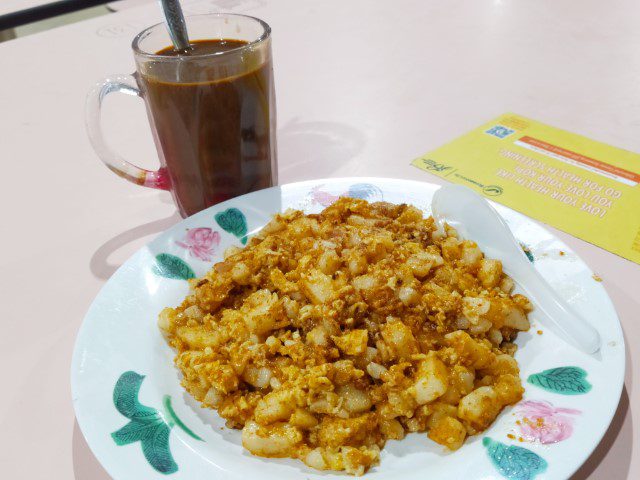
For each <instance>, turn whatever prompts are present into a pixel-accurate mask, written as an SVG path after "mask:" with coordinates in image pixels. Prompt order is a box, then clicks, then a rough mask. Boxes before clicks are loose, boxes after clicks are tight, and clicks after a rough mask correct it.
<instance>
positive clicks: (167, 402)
mask: <svg viewBox="0 0 640 480" xmlns="http://www.w3.org/2000/svg"><path fill="white" fill-rule="evenodd" d="M162 405H163V406H164V411H165V413H166V414H167V417H168V418H169V425H170V426H173V425H177V426H179V427H180V428H181V429H182V430H183V431H184V433H186V434H187V435H189V436H190V437H191V438H195V439H196V440H200V441H201V442H204V440H202V438H200V437H199V436H198V435H196V434H195V433H193V431H192V430H191V429H190V428H189V427H187V426H186V425H185V424H184V422H183V421H182V420H180V419H179V418H178V416H177V415H176V412H175V410H174V409H173V405H171V395H165V396H164V397H162Z"/></svg>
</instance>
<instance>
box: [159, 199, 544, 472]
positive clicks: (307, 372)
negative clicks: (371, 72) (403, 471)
mask: <svg viewBox="0 0 640 480" xmlns="http://www.w3.org/2000/svg"><path fill="white" fill-rule="evenodd" d="M191 287H192V292H191V294H190V295H189V296H187V297H186V299H185V300H184V302H183V303H182V305H180V306H179V307H177V308H166V309H164V310H163V311H162V312H161V313H160V317H159V326H160V328H161V329H162V330H163V332H164V333H165V335H166V336H167V338H168V340H169V342H170V344H171V346H173V347H174V348H175V349H176V351H177V356H176V358H175V364H176V366H177V367H178V368H179V369H180V370H181V371H182V373H183V375H184V378H183V380H182V384H183V385H184V387H185V388H186V389H187V390H188V391H189V393H191V395H193V396H194V397H195V398H196V399H197V400H198V401H200V402H202V404H203V405H204V406H207V407H210V408H214V409H216V410H217V411H218V413H219V414H220V415H221V416H222V417H223V418H225V419H226V420H227V425H228V426H229V427H231V428H237V429H242V444H243V445H244V447H245V448H246V449H247V450H249V451H250V452H252V453H253V454H255V455H260V456H264V457H292V458H298V459H300V460H302V461H303V462H304V463H306V464H307V465H309V466H310V467H313V468H316V469H320V470H345V471H347V472H348V473H351V474H355V475H361V474H363V473H364V472H365V471H366V470H367V469H368V468H369V467H371V466H372V465H375V464H376V463H377V462H378V460H379V455H380V449H381V448H382V447H383V446H384V444H385V442H386V441H387V440H388V439H402V438H403V437H404V436H405V435H406V434H407V433H408V432H428V433H427V435H428V436H429V438H430V439H431V440H433V441H435V442H437V443H439V444H441V445H444V446H445V447H447V448H449V449H451V450H455V449H457V448H459V447H460V446H461V445H462V444H463V442H464V440H465V438H466V437H467V436H469V435H474V434H476V433H478V432H480V431H482V430H484V429H486V428H487V427H488V426H489V425H490V424H491V423H492V422H493V420H494V419H495V418H496V416H497V415H498V413H500V411H501V410H502V408H503V407H504V406H506V405H510V404H513V403H516V402H517V401H519V400H520V398H521V397H522V393H523V391H524V390H523V388H522V385H521V383H520V378H519V376H518V373H519V369H518V365H517V363H516V361H515V360H514V358H513V354H514V352H515V349H516V347H515V345H514V344H513V343H511V342H512V340H513V339H514V337H515V336H516V334H517V332H518V331H519V330H527V329H528V328H529V321H528V320H527V313H528V312H529V311H530V310H531V308H532V307H531V304H530V303H529V301H528V300H527V298H526V297H524V296H522V295H512V294H511V291H512V289H513V281H512V280H511V279H510V278H509V277H507V276H506V275H505V274H504V273H503V272H502V264H501V263H500V261H499V260H495V259H487V258H484V256H483V254H482V252H481V251H480V250H479V249H478V246H477V245H476V244H475V243H474V242H472V241H470V240H460V239H459V238H458V237H457V234H456V232H455V230H453V229H451V228H449V227H446V231H441V230H438V229H437V228H436V226H435V224H434V221H433V219H432V218H431V217H429V218H423V215H422V213H421V212H420V210H418V209H417V208H415V207H412V206H408V205H392V204H389V203H383V202H380V203H372V204H369V203H367V202H366V201H363V200H355V199H350V198H342V199H340V200H338V201H337V202H336V203H334V204H333V205H332V206H330V207H328V208H326V209H325V210H324V211H323V212H322V213H320V214H318V215H304V214H303V213H302V212H300V211H293V210H289V211H287V212H286V213H284V214H282V215H276V216H275V217H274V219H273V220H272V221H271V222H270V223H269V224H268V225H267V226H266V227H265V228H264V229H263V230H262V231H261V232H260V233H259V234H257V235H256V236H255V237H253V238H252V239H251V240H250V241H249V244H248V246H247V247H246V248H245V249H243V250H240V249H237V248H233V250H232V251H227V252H225V260H224V261H223V262H220V263H218V264H216V265H215V266H214V268H213V269H212V270H211V271H210V272H209V273H208V274H206V275H205V276H204V277H203V278H201V279H196V280H193V281H192V284H191Z"/></svg>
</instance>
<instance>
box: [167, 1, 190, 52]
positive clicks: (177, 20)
mask: <svg viewBox="0 0 640 480" xmlns="http://www.w3.org/2000/svg"><path fill="white" fill-rule="evenodd" d="M160 5H162V11H163V12H164V18H165V21H166V22H165V23H166V24H167V30H169V36H170V37H171V41H172V42H173V46H174V48H175V50H176V51H177V52H186V51H188V50H191V44H190V43H189V35H188V33H187V24H186V22H185V21H184V15H183V14H182V7H181V6H180V2H179V1H178V0H160Z"/></svg>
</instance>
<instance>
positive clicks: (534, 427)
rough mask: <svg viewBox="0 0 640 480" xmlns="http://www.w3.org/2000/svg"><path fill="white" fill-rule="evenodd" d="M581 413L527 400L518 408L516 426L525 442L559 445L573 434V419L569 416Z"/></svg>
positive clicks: (543, 402) (544, 402)
mask: <svg viewBox="0 0 640 480" xmlns="http://www.w3.org/2000/svg"><path fill="white" fill-rule="evenodd" d="M581 413H582V412H581V411H580V410H575V409H573V408H556V407H554V406H553V405H552V404H551V403H550V402H546V401H543V400H537V401H536V400H525V401H524V402H521V403H519V404H518V405H517V406H516V415H518V416H519V417H520V420H518V421H517V422H516V425H517V426H518V428H519V429H520V432H521V433H522V437H523V438H524V439H525V440H528V441H530V442H535V441H538V442H540V443H542V444H548V443H557V442H561V441H562V440H566V439H567V438H569V437H570V436H571V434H572V433H573V417H571V416H568V415H580V414H581Z"/></svg>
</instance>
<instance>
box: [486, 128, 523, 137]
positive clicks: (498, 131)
mask: <svg viewBox="0 0 640 480" xmlns="http://www.w3.org/2000/svg"><path fill="white" fill-rule="evenodd" d="M484 133H486V134H488V135H492V136H494V137H497V138H499V139H503V138H507V137H508V136H509V135H511V134H512V133H515V130H512V129H510V128H507V127H503V126H502V125H494V126H493V127H491V128H490V129H489V130H486V131H485V132H484Z"/></svg>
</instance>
